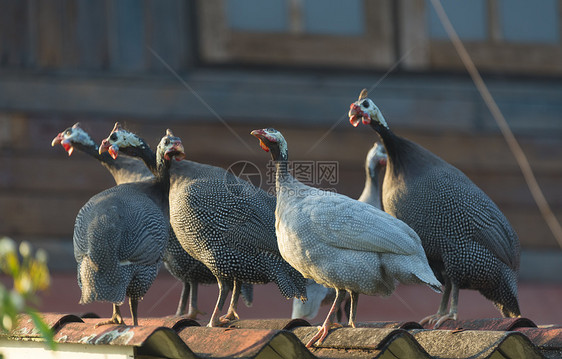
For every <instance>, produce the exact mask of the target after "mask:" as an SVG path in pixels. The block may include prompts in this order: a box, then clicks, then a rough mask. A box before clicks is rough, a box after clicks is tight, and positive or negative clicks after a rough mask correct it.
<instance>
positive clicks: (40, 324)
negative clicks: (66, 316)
mask: <svg viewBox="0 0 562 359" xmlns="http://www.w3.org/2000/svg"><path fill="white" fill-rule="evenodd" d="M26 312H27V314H29V316H30V317H31V319H32V320H33V324H35V328H37V330H38V331H39V333H40V334H41V336H42V337H43V339H45V342H46V344H47V346H48V347H49V349H51V350H56V349H57V343H56V342H55V340H54V333H53V331H52V330H51V328H49V326H48V325H47V323H45V321H44V320H43V318H41V316H40V315H39V314H37V312H35V311H34V310H32V309H29V308H28V309H26Z"/></svg>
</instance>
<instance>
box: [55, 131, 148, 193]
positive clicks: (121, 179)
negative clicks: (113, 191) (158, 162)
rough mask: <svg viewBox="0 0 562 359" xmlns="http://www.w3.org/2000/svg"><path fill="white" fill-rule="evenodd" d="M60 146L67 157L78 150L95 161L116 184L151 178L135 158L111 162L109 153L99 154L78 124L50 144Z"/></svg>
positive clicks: (121, 158) (88, 136) (144, 167)
mask: <svg viewBox="0 0 562 359" xmlns="http://www.w3.org/2000/svg"><path fill="white" fill-rule="evenodd" d="M58 144H60V145H61V146H62V147H63V148H64V150H65V151H66V152H67V153H68V155H69V156H70V155H72V154H73V153H74V149H78V150H80V151H82V152H84V153H86V154H87V155H89V156H91V157H93V158H95V159H97V160H98V161H99V162H100V163H101V164H102V165H103V166H104V167H105V168H106V169H107V170H108V171H109V172H110V173H111V175H112V176H113V179H114V180H115V183H116V184H122V183H129V182H138V181H143V180H147V179H151V178H153V176H152V173H150V171H149V170H148V168H146V166H145V165H144V164H143V163H142V161H140V160H139V159H137V158H132V157H120V158H119V159H117V160H113V159H112V158H111V156H110V155H109V153H102V154H99V152H98V145H97V144H96V143H95V142H94V141H93V140H92V138H91V137H90V135H88V133H87V132H86V131H84V129H82V127H80V124H79V123H75V124H74V125H73V126H72V127H69V128H67V129H65V130H64V131H62V132H61V133H59V134H58V135H57V136H56V137H55V138H54V139H53V141H52V142H51V145H52V146H55V145H58Z"/></svg>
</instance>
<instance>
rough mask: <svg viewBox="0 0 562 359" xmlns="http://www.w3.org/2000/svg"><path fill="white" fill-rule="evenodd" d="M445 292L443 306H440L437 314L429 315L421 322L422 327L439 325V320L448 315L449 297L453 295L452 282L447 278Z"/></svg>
mask: <svg viewBox="0 0 562 359" xmlns="http://www.w3.org/2000/svg"><path fill="white" fill-rule="evenodd" d="M444 282H445V290H443V294H442V295H441V304H440V305H439V310H438V311H437V313H435V314H432V315H428V316H427V317H425V318H423V319H422V320H420V325H424V324H426V323H427V324H429V325H433V324H435V323H437V321H438V320H439V319H441V318H442V317H443V316H444V315H445V314H447V306H448V304H449V296H450V295H451V280H450V279H449V278H448V277H446V278H445V281H444Z"/></svg>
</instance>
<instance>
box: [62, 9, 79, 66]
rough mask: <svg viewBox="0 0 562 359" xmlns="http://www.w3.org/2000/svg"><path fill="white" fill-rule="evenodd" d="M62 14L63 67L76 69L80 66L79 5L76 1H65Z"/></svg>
mask: <svg viewBox="0 0 562 359" xmlns="http://www.w3.org/2000/svg"><path fill="white" fill-rule="evenodd" d="M62 12H63V14H64V16H63V19H62V27H63V31H62V34H61V35H62V52H63V66H64V67H65V68H70V69H76V68H78V67H79V65H80V53H81V52H80V43H79V42H80V40H79V39H78V34H77V28H78V3H77V2H76V0H63V2H62Z"/></svg>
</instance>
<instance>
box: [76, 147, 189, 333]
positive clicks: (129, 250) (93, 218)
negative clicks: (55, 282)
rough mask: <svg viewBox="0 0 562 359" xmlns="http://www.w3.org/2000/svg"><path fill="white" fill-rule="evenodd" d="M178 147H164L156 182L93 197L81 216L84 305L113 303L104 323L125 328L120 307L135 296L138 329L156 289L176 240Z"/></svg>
mask: <svg viewBox="0 0 562 359" xmlns="http://www.w3.org/2000/svg"><path fill="white" fill-rule="evenodd" d="M180 150H181V148H180V147H179V146H178V145H177V144H176V143H173V144H165V145H163V146H161V147H159V151H158V157H159V158H158V161H157V162H158V166H159V169H158V171H157V173H156V174H155V178H154V179H151V180H146V181H142V182H133V183H123V184H120V185H117V186H115V187H112V188H110V189H107V190H105V191H103V192H101V193H99V194H97V195H95V196H94V197H92V198H91V199H90V200H89V201H88V202H87V203H86V204H85V205H84V206H83V207H82V208H81V209H80V212H79V213H78V216H77V217H76V222H75V226H74V236H73V241H74V256H75V258H76V261H77V263H78V283H79V285H80V287H81V289H82V296H81V299H80V303H81V304H86V303H90V302H92V301H106V302H111V303H113V314H112V317H111V319H109V320H108V321H104V322H100V323H98V324H97V325H104V324H124V321H123V318H122V316H121V313H120V309H119V306H120V305H121V304H122V303H123V301H124V299H125V296H128V297H129V304H130V308H131V315H132V319H133V325H138V313H137V308H138V302H139V300H141V299H142V297H143V296H144V294H145V293H146V292H147V290H148V289H149V288H150V286H151V285H152V283H153V281H154V279H155V278H156V275H157V273H158V269H159V266H160V263H161V260H162V257H163V253H164V250H165V248H166V246H167V243H168V239H169V237H170V233H169V229H170V224H169V215H168V213H167V209H168V197H167V193H168V188H169V183H170V181H169V171H168V170H166V169H167V168H169V163H170V160H169V158H170V156H181V151H180Z"/></svg>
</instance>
